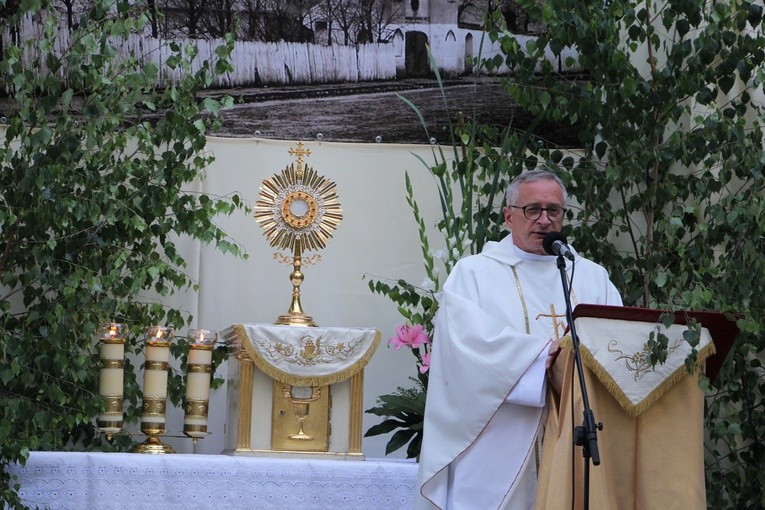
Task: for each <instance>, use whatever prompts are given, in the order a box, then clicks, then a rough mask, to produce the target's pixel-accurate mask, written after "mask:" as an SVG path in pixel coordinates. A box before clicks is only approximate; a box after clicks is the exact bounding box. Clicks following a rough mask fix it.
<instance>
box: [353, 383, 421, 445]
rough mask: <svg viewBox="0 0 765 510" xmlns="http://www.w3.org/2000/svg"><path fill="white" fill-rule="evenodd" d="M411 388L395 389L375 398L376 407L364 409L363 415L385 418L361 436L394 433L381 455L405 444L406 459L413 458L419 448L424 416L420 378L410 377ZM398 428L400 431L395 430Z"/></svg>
mask: <svg viewBox="0 0 765 510" xmlns="http://www.w3.org/2000/svg"><path fill="white" fill-rule="evenodd" d="M410 379H411V380H412V381H413V382H414V383H415V384H414V387H413V388H401V387H399V388H397V389H396V391H395V392H393V394H391V395H382V396H381V397H379V398H378V399H377V404H378V406H377V407H373V408H371V409H367V411H366V412H367V413H370V414H374V415H377V416H382V417H386V418H387V419H385V420H383V421H382V422H381V423H378V424H377V425H373V426H372V427H370V428H369V430H367V432H366V433H365V434H364V436H365V437H369V436H377V435H380V434H388V433H390V432H393V431H395V432H394V434H393V436H392V437H391V439H390V441H388V444H387V445H386V446H385V455H388V454H391V453H393V452H394V451H396V450H398V449H399V448H403V447H404V446H406V445H407V443H408V444H409V446H407V449H406V457H407V458H409V459H411V458H414V457H417V455H419V453H420V447H421V445H422V417H423V415H424V414H425V396H426V394H427V390H426V386H425V385H424V384H423V382H422V380H421V379H414V378H410ZM397 429H400V430H397Z"/></svg>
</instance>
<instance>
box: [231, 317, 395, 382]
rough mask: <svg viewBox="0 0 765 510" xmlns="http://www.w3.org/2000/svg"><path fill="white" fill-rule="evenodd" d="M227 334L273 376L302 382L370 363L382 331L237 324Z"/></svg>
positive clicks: (336, 377) (338, 376)
mask: <svg viewBox="0 0 765 510" xmlns="http://www.w3.org/2000/svg"><path fill="white" fill-rule="evenodd" d="M224 334H225V336H226V339H227V340H234V342H235V344H236V345H238V346H241V349H243V350H244V351H246V352H247V354H249V356H250V357H251V358H252V361H253V362H254V363H255V366H257V367H258V368H259V369H260V370H262V371H263V372H265V373H266V374H268V375H269V376H270V377H272V378H273V379H276V380H279V381H281V382H283V383H286V384H291V385H300V386H325V385H327V384H333V383H336V382H340V381H343V380H345V379H347V378H349V377H350V376H352V375H353V374H355V373H356V372H358V371H359V370H361V369H363V368H364V367H365V366H366V365H367V363H369V360H370V359H371V357H372V355H373V354H374V352H375V349H377V345H378V344H379V343H380V332H379V331H377V330H375V329H369V328H319V327H297V326H280V325H275V324H235V325H233V326H231V327H230V328H229V329H227V330H226V331H225V332H224Z"/></svg>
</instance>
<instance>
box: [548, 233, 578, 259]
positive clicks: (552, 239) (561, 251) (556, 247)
mask: <svg viewBox="0 0 765 510" xmlns="http://www.w3.org/2000/svg"><path fill="white" fill-rule="evenodd" d="M542 248H544V250H545V253H547V254H550V255H558V256H559V257H566V258H567V259H568V260H570V261H571V262H574V253H573V252H572V251H571V248H569V246H568V244H567V243H566V236H564V235H563V234H561V233H560V232H548V233H547V234H545V238H544V239H543V240H542Z"/></svg>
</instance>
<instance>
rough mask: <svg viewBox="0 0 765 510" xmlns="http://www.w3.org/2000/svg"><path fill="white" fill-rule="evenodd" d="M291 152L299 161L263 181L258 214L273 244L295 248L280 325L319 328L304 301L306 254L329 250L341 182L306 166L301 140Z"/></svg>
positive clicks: (339, 215)
mask: <svg viewBox="0 0 765 510" xmlns="http://www.w3.org/2000/svg"><path fill="white" fill-rule="evenodd" d="M289 153H290V154H291V155H293V156H295V158H296V161H295V163H293V164H291V165H288V166H287V167H286V168H285V169H284V170H282V172H281V173H278V174H274V175H272V176H271V177H269V178H268V179H265V180H264V181H263V184H262V186H261V187H260V200H258V201H257V202H256V203H255V214H254V216H255V220H256V221H257V222H258V223H259V224H260V226H261V227H263V230H264V233H265V235H266V237H267V238H268V241H269V243H270V244H271V246H273V247H276V248H279V249H286V250H291V251H292V273H290V280H291V282H292V304H291V305H290V309H289V311H288V312H287V313H286V314H284V315H280V316H279V318H278V319H277V320H276V324H286V325H291V326H316V324H315V323H314V322H313V319H312V318H311V317H310V316H308V315H306V314H305V313H304V312H303V307H302V305H301V304H300V284H301V283H302V282H303V273H302V271H301V270H300V269H301V266H302V264H303V260H302V258H303V252H305V251H306V250H318V249H321V248H324V247H325V246H326V244H327V241H328V240H329V239H330V238H331V237H332V232H333V231H334V230H335V229H336V228H337V225H338V224H339V223H340V220H342V219H343V215H342V210H341V209H340V203H339V202H338V199H337V193H336V187H337V186H336V184H335V183H334V182H332V181H331V180H329V179H327V178H326V177H324V176H321V175H319V174H318V173H317V172H316V171H315V170H314V169H313V168H311V167H309V166H308V165H304V164H303V157H304V156H308V155H310V154H311V151H310V150H308V149H305V148H303V143H302V142H298V143H297V147H296V148H295V149H290V150H289Z"/></svg>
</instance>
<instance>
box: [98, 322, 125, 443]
mask: <svg viewBox="0 0 765 510" xmlns="http://www.w3.org/2000/svg"><path fill="white" fill-rule="evenodd" d="M126 329H127V328H126V327H125V325H124V324H119V323H116V322H110V323H108V324H103V325H101V327H100V328H99V330H98V337H99V341H100V344H101V346H100V358H101V372H100V374H99V383H98V394H99V395H100V396H101V398H103V399H104V404H105V405H104V410H103V411H101V412H100V413H98V418H97V419H96V425H97V426H98V430H99V431H100V432H101V433H103V434H105V435H106V439H107V440H108V441H111V440H112V435H113V434H116V433H117V432H119V431H121V430H122V420H123V409H122V405H123V400H124V382H125V342H126V341H127V338H126Z"/></svg>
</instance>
